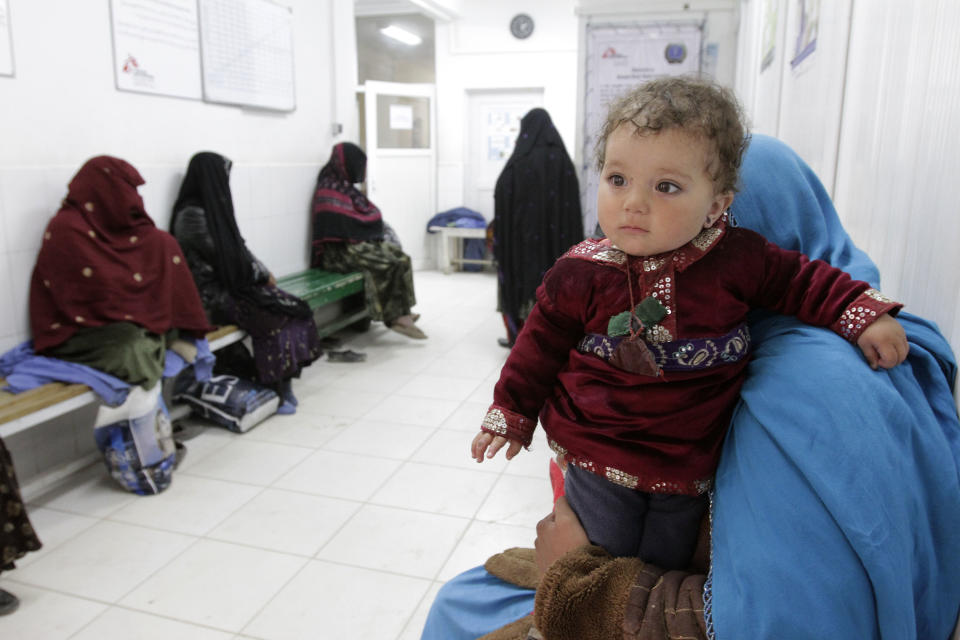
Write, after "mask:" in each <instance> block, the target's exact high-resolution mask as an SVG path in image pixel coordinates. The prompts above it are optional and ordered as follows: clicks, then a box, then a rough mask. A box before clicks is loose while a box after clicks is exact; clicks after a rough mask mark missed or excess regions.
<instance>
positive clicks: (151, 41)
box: [110, 0, 202, 100]
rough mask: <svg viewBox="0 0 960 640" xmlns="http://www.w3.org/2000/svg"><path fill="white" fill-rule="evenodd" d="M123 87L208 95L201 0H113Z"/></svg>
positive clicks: (116, 68)
mask: <svg viewBox="0 0 960 640" xmlns="http://www.w3.org/2000/svg"><path fill="white" fill-rule="evenodd" d="M110 19H111V23H112V24H111V26H112V29H113V74H114V79H115V81H116V85H117V89H119V90H121V91H135V92H138V93H152V94H157V95H163V96H175V97H178V98H192V99H194V100H199V99H200V98H201V97H202V91H201V88H200V42H199V36H198V35H197V3H196V0H111V2H110Z"/></svg>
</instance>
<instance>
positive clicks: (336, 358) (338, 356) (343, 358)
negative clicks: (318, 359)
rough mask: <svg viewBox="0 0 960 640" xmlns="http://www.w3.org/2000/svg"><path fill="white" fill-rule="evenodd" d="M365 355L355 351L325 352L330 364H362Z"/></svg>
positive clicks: (365, 357)
mask: <svg viewBox="0 0 960 640" xmlns="http://www.w3.org/2000/svg"><path fill="white" fill-rule="evenodd" d="M366 359H367V354H365V353H358V352H356V351H350V350H349V349H347V350H346V351H327V360H329V361H330V362H364V361H366Z"/></svg>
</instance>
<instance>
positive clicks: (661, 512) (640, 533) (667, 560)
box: [564, 465, 707, 569]
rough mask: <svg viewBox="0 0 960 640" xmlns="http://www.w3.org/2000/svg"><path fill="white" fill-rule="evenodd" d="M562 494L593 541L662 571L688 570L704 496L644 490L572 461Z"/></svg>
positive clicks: (702, 509)
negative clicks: (630, 486)
mask: <svg viewBox="0 0 960 640" xmlns="http://www.w3.org/2000/svg"><path fill="white" fill-rule="evenodd" d="M564 492H565V494H566V496H567V501H568V502H569V503H570V507H571V508H572V509H573V510H574V512H575V513H576V514H577V517H579V518H580V523H581V524H582V525H583V528H584V529H585V530H586V532H587V537H588V538H589V539H590V542H592V543H593V544H596V545H600V546H601V547H603V548H604V549H606V550H607V551H609V552H610V553H611V554H612V555H614V556H630V557H639V558H642V559H643V560H644V561H646V562H649V563H651V564H654V565H656V566H658V567H660V568H661V569H686V568H687V565H688V564H689V562H690V558H691V557H692V556H693V552H694V550H695V548H696V546H697V536H698V535H699V533H700V520H701V519H702V518H703V514H704V513H705V512H706V510H707V496H706V495H700V496H685V495H675V494H666V493H644V492H642V491H636V490H634V489H628V488H627V487H622V486H620V485H618V484H614V483H612V482H610V481H609V480H607V479H606V478H603V477H601V476H599V475H597V474H595V473H591V472H589V471H584V470H583V469H580V468H578V467H576V466H574V465H570V466H569V467H568V468H567V473H566V479H565V480H564Z"/></svg>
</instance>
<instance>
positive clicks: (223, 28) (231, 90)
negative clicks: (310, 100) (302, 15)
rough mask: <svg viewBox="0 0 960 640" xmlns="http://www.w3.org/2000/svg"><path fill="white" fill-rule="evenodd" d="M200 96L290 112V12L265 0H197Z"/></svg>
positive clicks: (292, 97)
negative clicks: (201, 89) (201, 82)
mask: <svg viewBox="0 0 960 640" xmlns="http://www.w3.org/2000/svg"><path fill="white" fill-rule="evenodd" d="M200 42H201V58H202V61H203V97H204V99H205V100H208V101H210V102H223V103H226V104H238V105H245V106H252V107H260V108H263V109H276V110H279V111H293V110H294V109H295V108H296V95H295V92H294V83H293V13H292V11H291V10H290V9H289V8H288V7H283V6H280V5H278V4H275V3H273V2H269V1H267V0H200Z"/></svg>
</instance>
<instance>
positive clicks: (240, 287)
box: [170, 151, 311, 318]
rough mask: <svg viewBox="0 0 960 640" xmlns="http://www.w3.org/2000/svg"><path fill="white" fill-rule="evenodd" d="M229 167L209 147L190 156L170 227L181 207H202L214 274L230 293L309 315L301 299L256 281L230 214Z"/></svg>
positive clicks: (280, 310)
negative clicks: (211, 245)
mask: <svg viewBox="0 0 960 640" xmlns="http://www.w3.org/2000/svg"><path fill="white" fill-rule="evenodd" d="M230 167H231V162H230V160H228V159H227V158H225V157H223V156H221V155H220V154H218V153H213V152H212V151H201V152H200V153H197V154H195V155H194V156H193V157H192V158H190V164H189V165H188V166H187V173H186V175H185V176H184V177H183V182H182V183H181V184H180V193H179V194H178V195H177V201H176V202H175V203H174V205H173V217H172V218H171V220H170V229H171V231H172V230H173V229H175V228H176V223H177V216H178V215H179V213H180V212H181V211H182V210H183V209H184V208H185V207H190V206H194V207H199V208H200V209H203V212H204V217H205V218H206V223H207V231H208V233H209V234H210V237H211V238H212V239H213V245H214V247H215V249H216V264H215V265H214V267H216V271H217V277H218V278H219V279H220V280H221V282H222V283H223V285H224V286H225V287H226V288H227V290H228V291H229V292H230V295H231V296H233V297H234V298H240V299H245V300H248V301H250V302H252V303H254V304H255V305H256V306H258V307H260V308H263V309H269V310H271V311H274V312H276V313H280V314H283V315H286V316H293V317H297V318H307V317H310V316H311V312H310V307H309V306H308V305H307V303H306V302H304V301H303V300H299V299H297V298H294V297H293V296H288V295H278V294H277V293H275V292H274V291H272V290H271V289H272V288H271V287H266V286H264V284H263V283H258V282H257V274H256V272H255V269H254V265H253V256H252V254H251V253H250V250H249V249H247V244H246V242H245V241H244V239H243V236H242V235H240V229H239V227H237V219H236V217H235V215H234V210H233V196H232V195H231V193H230Z"/></svg>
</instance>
